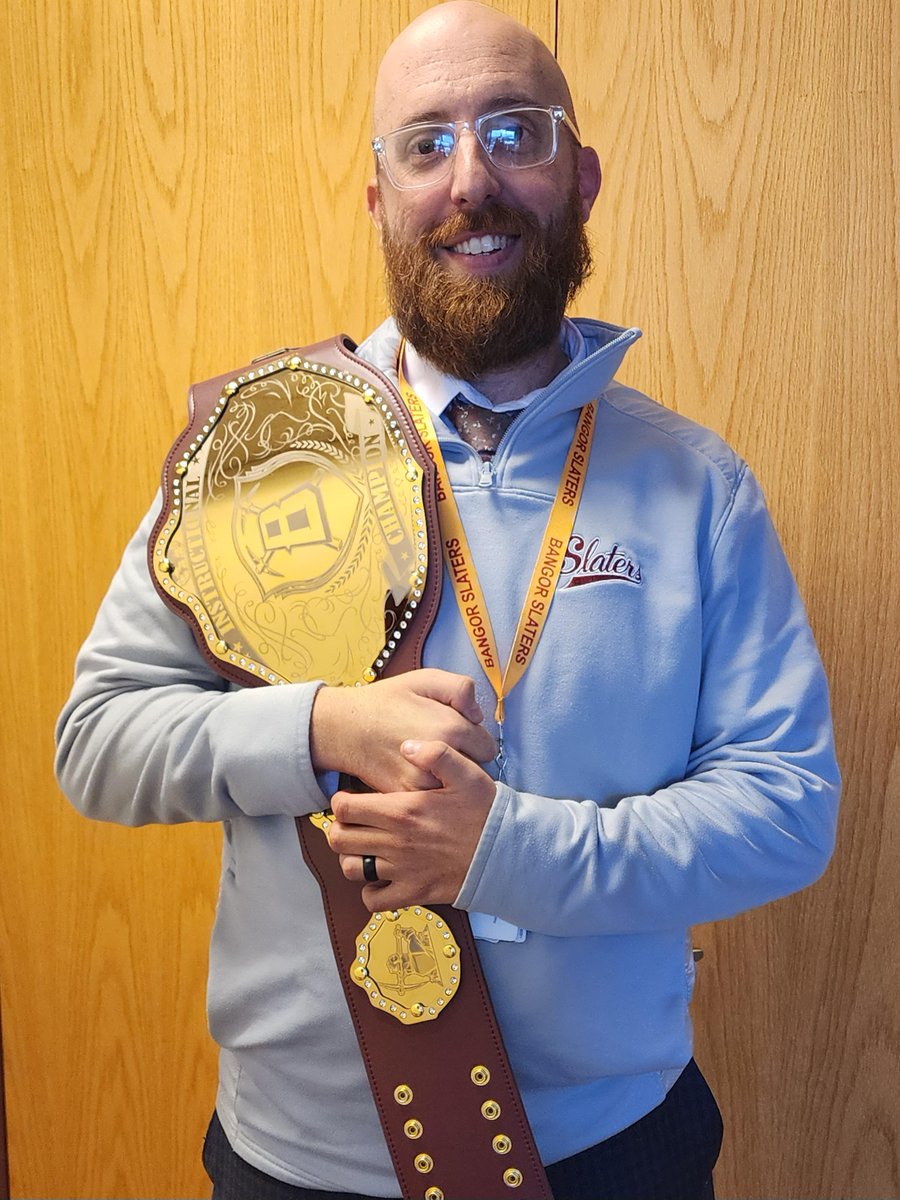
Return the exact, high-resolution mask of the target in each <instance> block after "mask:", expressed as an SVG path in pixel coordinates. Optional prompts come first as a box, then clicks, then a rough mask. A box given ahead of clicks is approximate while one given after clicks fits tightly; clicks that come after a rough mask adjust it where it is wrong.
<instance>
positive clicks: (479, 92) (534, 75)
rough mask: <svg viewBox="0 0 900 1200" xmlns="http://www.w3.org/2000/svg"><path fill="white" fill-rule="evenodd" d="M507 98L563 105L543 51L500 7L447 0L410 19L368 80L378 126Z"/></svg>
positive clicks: (558, 81)
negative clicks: (375, 74)
mask: <svg viewBox="0 0 900 1200" xmlns="http://www.w3.org/2000/svg"><path fill="white" fill-rule="evenodd" d="M515 103H518V104H529V103H530V104H540V105H548V104H562V105H564V106H566V107H569V106H570V105H571V99H570V97H569V92H568V88H567V86H566V83H565V79H564V78H563V75H562V72H561V71H560V69H559V66H558V65H557V63H556V61H555V59H554V58H553V56H552V54H551V53H550V51H549V50H548V49H547V47H546V46H544V44H543V43H542V42H541V41H540V40H539V39H538V38H537V37H535V36H534V34H532V33H531V32H530V31H529V30H527V29H525V28H524V26H522V25H519V24H518V22H516V21H512V20H511V19H510V18H508V17H505V16H503V15H502V14H500V13H497V12H495V11H492V10H488V9H484V8H482V6H481V5H476V4H465V3H463V4H447V5H441V6H439V7H438V8H436V9H431V10H429V11H428V12H427V13H426V14H425V15H424V18H419V20H417V21H415V22H413V24H412V25H411V26H409V27H408V28H407V29H406V30H405V31H404V32H403V33H402V34H401V35H400V37H399V38H397V40H396V41H395V42H394V43H393V44H392V45H391V47H390V48H389V49H388V52H387V54H386V55H385V57H384V60H383V62H382V64H381V68H380V70H379V72H378V79H377V81H376V87H375V105H374V122H375V128H376V132H383V131H384V130H385V129H389V128H396V127H397V126H398V125H406V124H409V123H411V122H413V121H417V120H432V119H446V120H454V119H464V118H467V117H472V116H477V115H478V114H479V113H481V112H486V111H489V110H491V109H492V108H495V107H503V106H505V105H507V104H515Z"/></svg>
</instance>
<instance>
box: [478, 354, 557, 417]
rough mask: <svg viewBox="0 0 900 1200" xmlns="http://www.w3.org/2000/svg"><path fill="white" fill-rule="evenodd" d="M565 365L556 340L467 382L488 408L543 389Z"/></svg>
mask: <svg viewBox="0 0 900 1200" xmlns="http://www.w3.org/2000/svg"><path fill="white" fill-rule="evenodd" d="M568 361H569V359H568V356H567V355H566V353H565V351H564V350H563V348H562V346H561V345H560V342H559V338H554V339H553V341H552V342H551V344H550V345H549V346H544V347H543V349H541V350H537V351H535V353H534V354H530V355H529V356H528V357H527V358H523V359H520V360H519V362H516V363H512V364H511V365H510V366H508V367H501V368H499V369H498V370H496V371H485V372H484V374H483V375H479V376H478V377H477V378H476V379H470V380H468V382H469V383H471V384H472V386H473V387H476V388H477V389H478V390H479V392H481V394H482V395H483V396H485V397H486V398H487V399H488V400H490V402H491V404H505V403H507V402H508V401H510V400H518V399H519V397H520V396H527V395H528V393H529V392H533V391H535V390H536V389H537V388H542V387H546V386H547V384H548V383H550V381H551V380H553V379H555V378H556V376H557V375H558V374H559V373H560V371H562V370H563V368H564V367H565V366H566V365H567V363H568Z"/></svg>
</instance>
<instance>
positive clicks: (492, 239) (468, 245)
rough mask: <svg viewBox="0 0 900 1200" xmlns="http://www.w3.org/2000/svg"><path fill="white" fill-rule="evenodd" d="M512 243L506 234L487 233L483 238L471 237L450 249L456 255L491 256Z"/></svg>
mask: <svg viewBox="0 0 900 1200" xmlns="http://www.w3.org/2000/svg"><path fill="white" fill-rule="evenodd" d="M511 241H512V239H511V238H508V237H507V236H506V234H504V233H486V234H485V235H484V236H483V237H471V238H469V239H468V240H467V241H465V242H459V243H458V245H456V246H451V247H450V249H451V250H452V251H453V253H454V254H491V253H493V251H494V250H503V249H504V248H505V247H506V246H508V245H509V243H510V242H511Z"/></svg>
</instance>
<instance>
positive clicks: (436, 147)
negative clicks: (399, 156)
mask: <svg viewBox="0 0 900 1200" xmlns="http://www.w3.org/2000/svg"><path fill="white" fill-rule="evenodd" d="M452 149H453V136H452V134H450V133H448V132H445V131H443V130H438V131H436V132H434V133H427V134H421V133H420V134H418V135H417V136H416V137H414V138H412V139H411V140H410V141H409V143H408V144H407V147H406V155H407V157H408V158H410V159H417V158H446V157H447V156H448V155H449V154H450V153H451V151H452Z"/></svg>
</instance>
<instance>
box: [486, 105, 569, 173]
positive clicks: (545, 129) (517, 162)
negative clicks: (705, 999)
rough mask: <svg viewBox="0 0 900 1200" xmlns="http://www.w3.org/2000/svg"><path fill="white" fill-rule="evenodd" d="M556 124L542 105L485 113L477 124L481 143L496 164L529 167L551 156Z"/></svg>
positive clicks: (545, 160)
mask: <svg viewBox="0 0 900 1200" xmlns="http://www.w3.org/2000/svg"><path fill="white" fill-rule="evenodd" d="M555 132H556V127H555V125H554V123H553V118H552V117H551V115H550V113H549V112H547V110H546V109H543V108H519V109H514V110H513V111H511V112H502V113H489V114H488V115H487V116H486V117H482V118H481V120H480V121H479V123H478V134H479V137H480V138H481V142H482V145H483V146H484V148H485V149H486V150H487V152H488V154H489V155H490V156H491V158H492V160H493V161H494V162H495V163H496V164H497V166H499V167H533V166H537V165H538V163H543V162H547V160H548V159H550V158H551V157H552V156H553V139H554V134H555Z"/></svg>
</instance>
